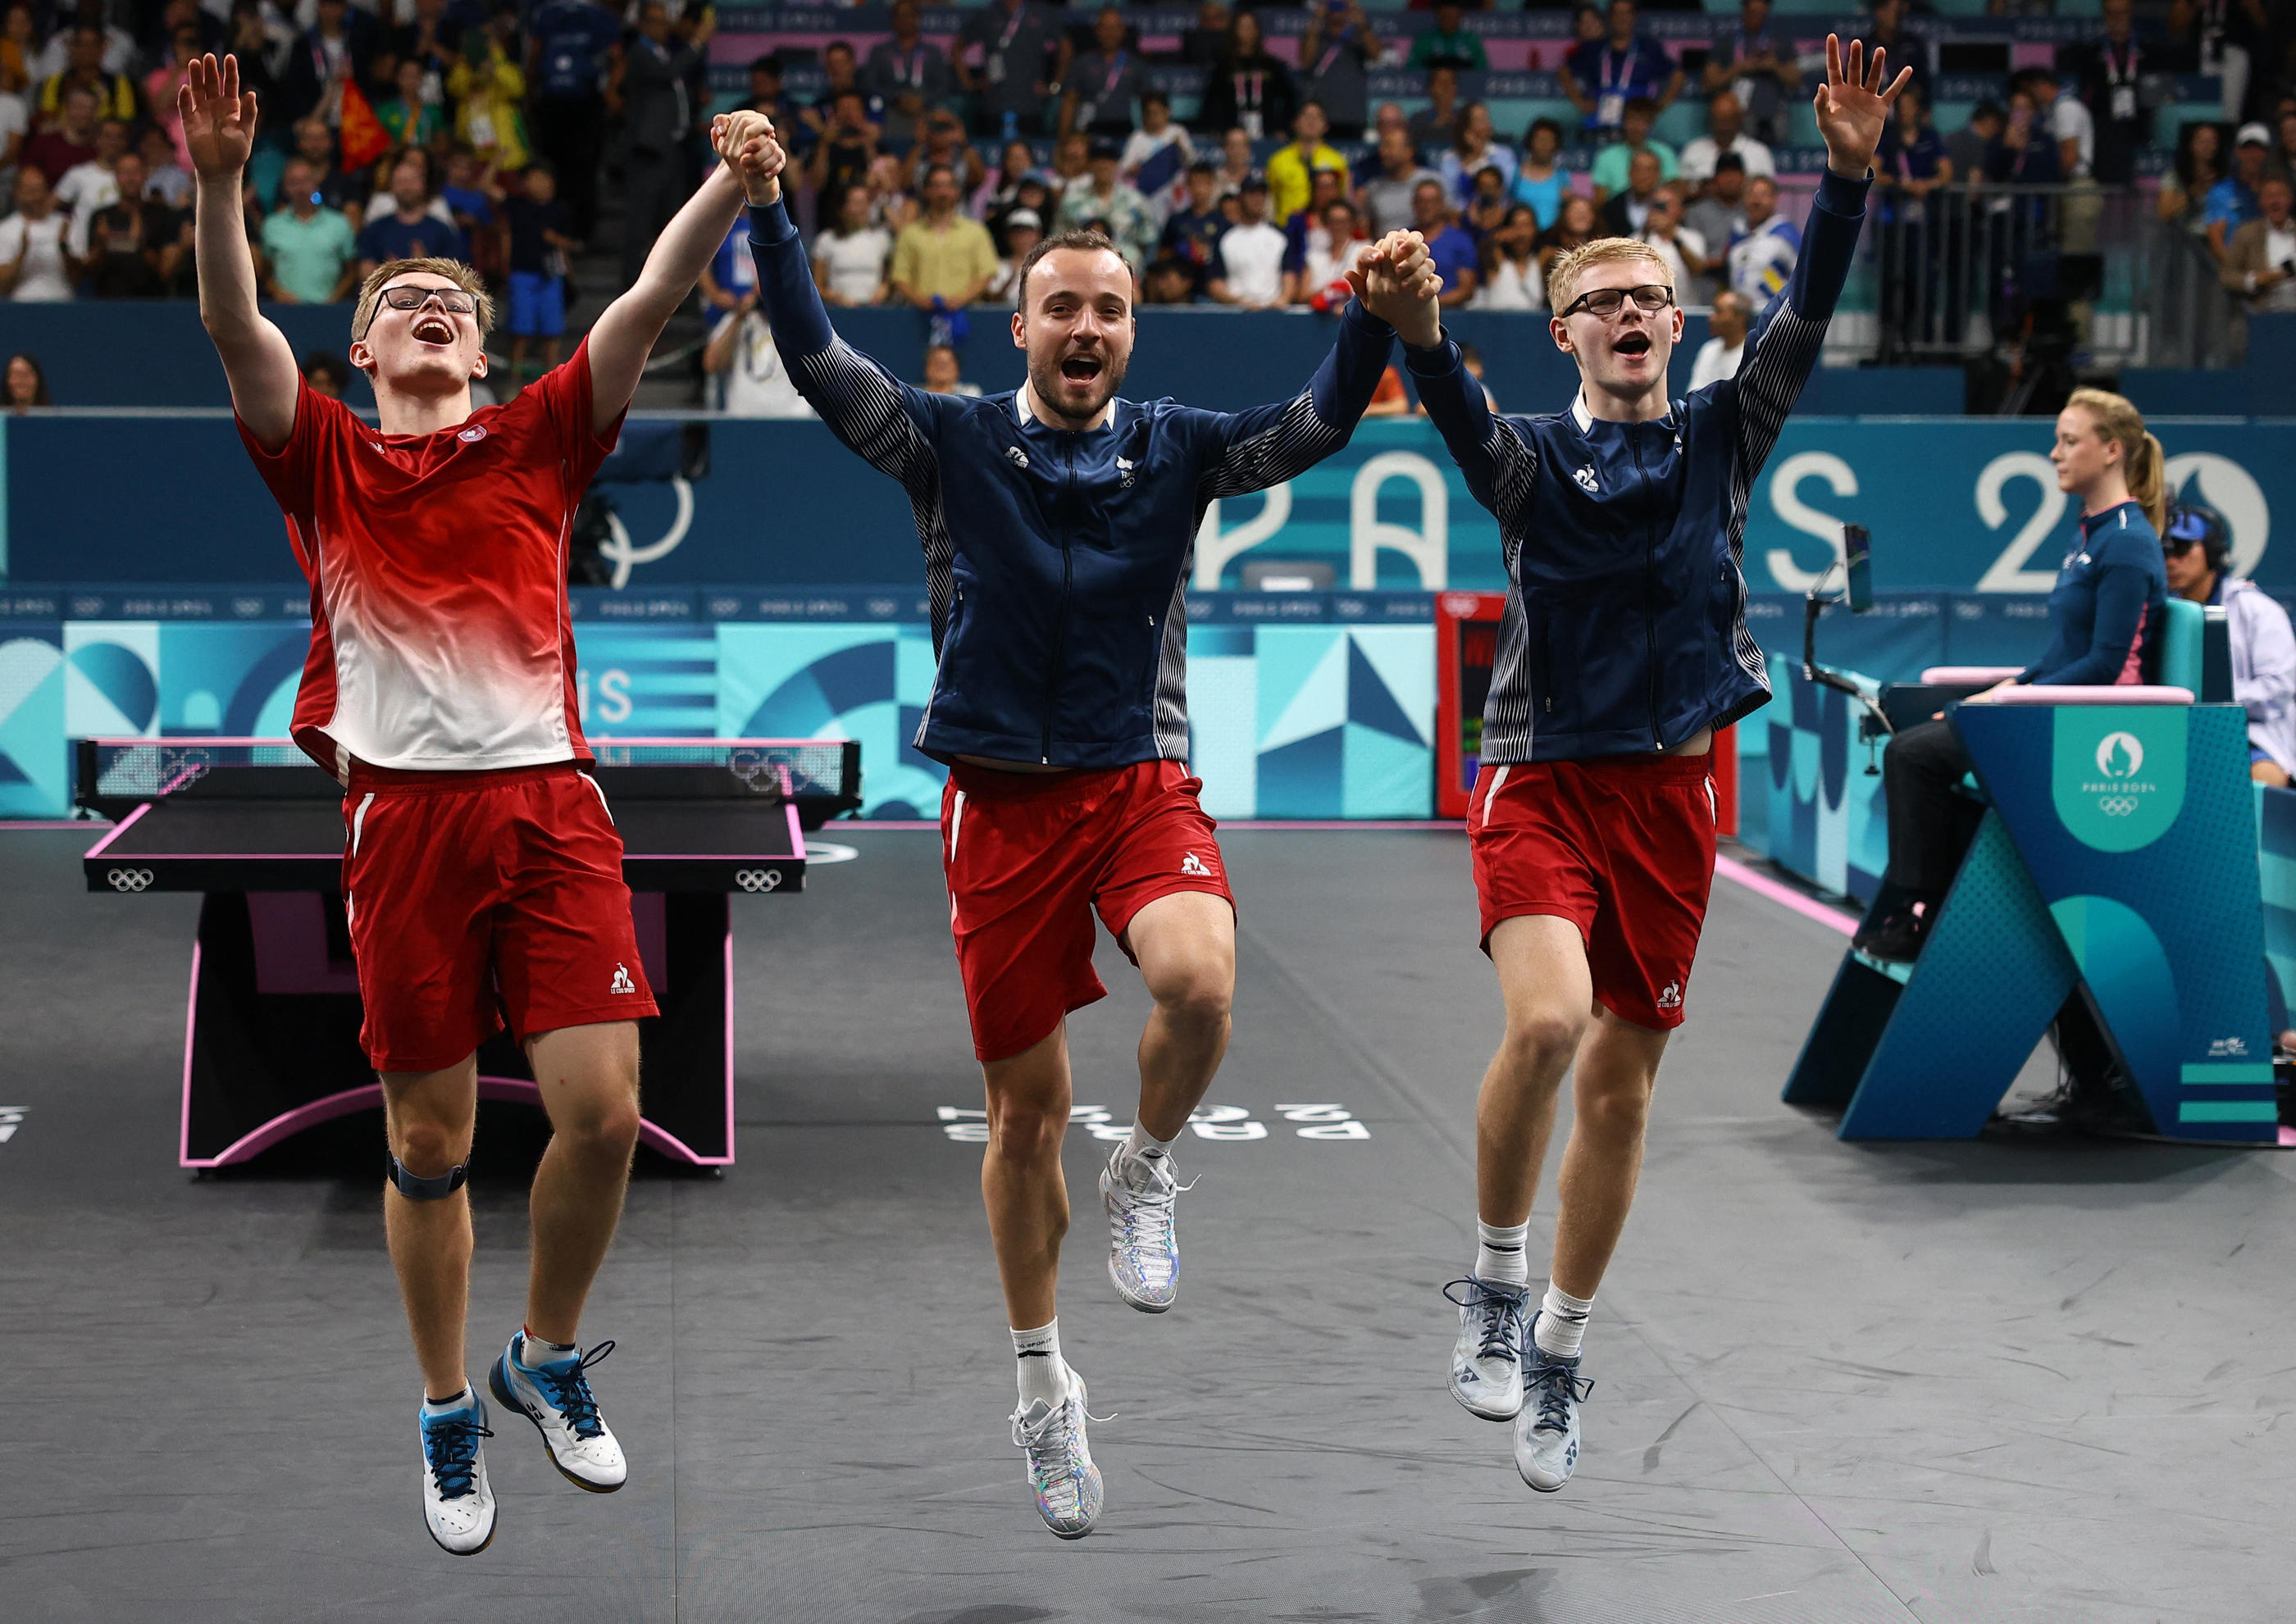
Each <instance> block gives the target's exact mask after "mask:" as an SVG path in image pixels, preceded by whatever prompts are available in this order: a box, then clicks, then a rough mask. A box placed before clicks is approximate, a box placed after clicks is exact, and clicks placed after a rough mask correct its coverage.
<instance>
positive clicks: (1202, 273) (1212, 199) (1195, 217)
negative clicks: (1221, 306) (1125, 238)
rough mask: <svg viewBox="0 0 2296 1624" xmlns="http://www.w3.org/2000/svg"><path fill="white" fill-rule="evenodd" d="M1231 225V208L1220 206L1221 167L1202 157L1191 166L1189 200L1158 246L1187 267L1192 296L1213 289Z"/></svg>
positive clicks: (1169, 222)
mask: <svg viewBox="0 0 2296 1624" xmlns="http://www.w3.org/2000/svg"><path fill="white" fill-rule="evenodd" d="M1228 224H1229V221H1228V217H1227V211H1226V209H1224V208H1221V207H1220V205H1219V170H1218V168H1216V167H1213V166H1212V165H1211V164H1209V163H1206V162H1204V161H1202V160H1201V159H1199V160H1197V161H1196V162H1195V163H1193V164H1191V165H1189V166H1188V200H1187V202H1186V203H1185V205H1184V206H1182V207H1181V208H1179V209H1178V210H1177V211H1176V212H1175V213H1174V214H1173V216H1172V217H1171V218H1170V219H1169V220H1167V221H1165V222H1164V233H1163V235H1162V236H1161V237H1160V238H1159V239H1158V242H1157V246H1158V249H1159V257H1160V258H1163V259H1169V260H1172V261H1175V262H1176V263H1177V264H1180V265H1185V266H1187V268H1188V282H1189V293H1190V295H1191V297H1193V296H1194V295H1196V294H1201V293H1208V292H1209V291H1210V286H1209V284H1210V281H1211V275H1212V271H1213V269H1214V267H1215V266H1217V265H1218V263H1219V240H1220V238H1221V237H1222V236H1223V235H1224V234H1225V233H1226V231H1227V228H1228Z"/></svg>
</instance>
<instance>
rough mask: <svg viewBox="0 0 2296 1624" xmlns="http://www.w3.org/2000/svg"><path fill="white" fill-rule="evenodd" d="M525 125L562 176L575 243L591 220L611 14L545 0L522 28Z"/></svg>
mask: <svg viewBox="0 0 2296 1624" xmlns="http://www.w3.org/2000/svg"><path fill="white" fill-rule="evenodd" d="M528 37H529V41H530V42H531V45H530V53H531V55H530V60H529V63H528V68H527V83H528V84H529V86H532V87H533V92H534V96H533V100H532V101H531V102H529V104H528V107H527V115H526V118H527V130H528V133H529V135H532V136H533V137H534V148H535V151H537V152H539V153H541V154H542V156H543V157H545V158H546V159H549V160H550V162H551V164H552V166H553V167H555V168H556V170H557V171H558V173H559V174H560V175H563V176H564V177H565V180H566V186H565V192H564V197H565V202H566V213H567V216H568V217H569V219H570V221H571V222H572V226H573V233H574V236H575V238H576V240H577V241H588V240H589V237H590V233H591V232H592V231H593V230H594V228H595V227H596V225H597V223H598V163H599V159H601V157H602V156H603V153H604V151H605V145H604V143H605V131H606V97H605V92H604V85H605V81H606V72H607V69H608V68H609V67H611V64H612V61H613V59H614V56H615V53H617V52H618V51H619V50H620V48H621V40H622V25H621V21H620V20H619V18H617V17H616V16H615V14H614V13H613V12H610V11H608V10H607V9H606V8H605V7H604V6H603V5H595V4H592V3H591V0H545V4H543V5H542V6H541V7H540V8H539V9H538V10H537V11H536V12H535V13H534V20H533V22H532V24H531V25H530V26H529V29H528Z"/></svg>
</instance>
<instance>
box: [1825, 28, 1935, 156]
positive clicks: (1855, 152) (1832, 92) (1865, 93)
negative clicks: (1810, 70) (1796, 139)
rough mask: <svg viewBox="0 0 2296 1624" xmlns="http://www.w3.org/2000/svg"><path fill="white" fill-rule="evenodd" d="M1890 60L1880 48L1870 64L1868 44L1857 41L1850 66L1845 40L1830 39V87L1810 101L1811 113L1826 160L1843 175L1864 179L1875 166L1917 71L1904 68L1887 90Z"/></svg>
mask: <svg viewBox="0 0 2296 1624" xmlns="http://www.w3.org/2000/svg"><path fill="white" fill-rule="evenodd" d="M1889 57H1890V53H1888V52H1887V51H1885V50H1883V49H1882V47H1881V46H1879V45H1876V46H1874V60H1873V61H1871V62H1870V63H1869V62H1867V61H1866V45H1865V42H1864V41H1862V40H1852V41H1850V42H1849V61H1848V63H1847V65H1846V66H1845V64H1844V63H1843V61H1842V56H1841V37H1840V36H1839V35H1834V34H1828V35H1827V36H1826V37H1825V84H1823V85H1821V86H1818V87H1817V94H1816V95H1815V96H1813V97H1812V98H1811V99H1810V110H1811V111H1813V112H1814V113H1816V115H1817V133H1818V134H1819V135H1822V136H1824V137H1825V156H1826V159H1827V161H1828V162H1829V163H1830V164H1831V165H1832V167H1833V168H1834V169H1835V170H1836V171H1837V172H1838V173H1840V174H1843V175H1864V174H1865V173H1866V170H1867V169H1869V168H1871V167H1873V163H1874V150H1875V149H1876V148H1877V147H1879V146H1880V145H1881V144H1882V130H1883V129H1884V128H1886V127H1887V126H1888V125H1889V122H1890V111H1891V110H1892V109H1893V108H1895V106H1896V105H1897V101H1898V92H1900V91H1902V90H1904V89H1905V87H1906V84H1907V80H1909V79H1911V78H1913V77H1914V70H1913V69H1910V68H1901V69H1898V77H1897V78H1894V79H1891V80H1890V81H1889V83H1888V84H1887V85H1886V86H1884V85H1883V83H1882V74H1884V73H1886V72H1887V71H1888V70H1889Z"/></svg>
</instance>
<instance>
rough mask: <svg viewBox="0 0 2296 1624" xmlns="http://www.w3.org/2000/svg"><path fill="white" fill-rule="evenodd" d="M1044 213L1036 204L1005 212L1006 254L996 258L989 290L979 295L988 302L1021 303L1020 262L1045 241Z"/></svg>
mask: <svg viewBox="0 0 2296 1624" xmlns="http://www.w3.org/2000/svg"><path fill="white" fill-rule="evenodd" d="M1044 236H1045V221H1044V217H1043V216H1041V215H1039V214H1037V211H1036V210H1035V209H1033V208H1016V209H1014V210H1013V212H1012V213H1011V214H1009V215H1006V216H1005V257H1004V258H1002V259H1000V260H998V261H997V262H996V275H994V276H992V277H990V278H989V279H988V291H986V292H984V293H983V294H982V295H981V296H980V300H981V303H983V304H985V305H1018V304H1019V303H1020V302H1021V261H1022V260H1024V259H1026V258H1027V257H1029V249H1032V248H1034V247H1036V246H1037V243H1039V242H1041V241H1044Z"/></svg>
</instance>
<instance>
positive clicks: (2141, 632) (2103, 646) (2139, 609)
mask: <svg viewBox="0 0 2296 1624" xmlns="http://www.w3.org/2000/svg"><path fill="white" fill-rule="evenodd" d="M2168 624H2169V567H2168V566H2167V564H2165V563H2164V562H2163V561H2162V559H2161V537H2160V534H2159V533H2158V532H2157V531H2155V530H2154V529H2153V524H2152V521H2151V520H2150V519H2148V518H2145V517H2144V509H2143V508H2142V507H2141V506H2139V505H2138V504H2137V503H2136V502H2122V503H2121V504H2120V506H2119V507H2114V508H2107V509H2106V510H2104V511H2103V512H2102V513H2097V514H2092V515H2087V516H2085V517H2084V518H2082V519H2081V521H2080V526H2079V542H2078V543H2076V544H2075V545H2074V547H2073V549H2072V551H2070V552H2068V553H2066V554H2065V567H2063V568H2062V569H2061V570H2059V571H2058V572H2057V583H2056V585H2055V586H2054V588H2053V589H2052V590H2051V591H2050V592H2049V627H2050V630H2051V632H2052V633H2053V635H2052V636H2051V638H2050V640H2049V648H2048V652H2047V653H2046V654H2044V655H2042V656H2041V657H2040V659H2039V660H2038V662H2037V663H2035V664H2033V665H2028V666H2026V667H2025V669H2024V670H2023V671H2021V672H2019V673H2017V680H2018V681H2020V682H2038V683H2039V684H2040V685H2041V686H2042V687H2044V688H2062V687H2071V686H2074V685H2077V684H2081V683H2090V684H2111V683H2115V682H2150V681H2153V675H2154V673H2157V672H2158V671H2159V670H2160V669H2161V633H2162V632H2165V631H2166V630H2167V629H2168Z"/></svg>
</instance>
